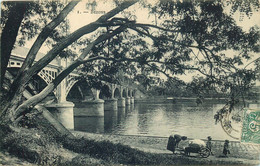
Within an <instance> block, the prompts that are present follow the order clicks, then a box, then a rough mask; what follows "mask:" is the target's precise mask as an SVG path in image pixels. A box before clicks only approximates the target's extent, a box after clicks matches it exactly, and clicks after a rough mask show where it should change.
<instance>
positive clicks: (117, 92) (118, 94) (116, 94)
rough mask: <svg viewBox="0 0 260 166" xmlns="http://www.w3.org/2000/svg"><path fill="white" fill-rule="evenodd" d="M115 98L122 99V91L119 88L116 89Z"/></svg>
mask: <svg viewBox="0 0 260 166" xmlns="http://www.w3.org/2000/svg"><path fill="white" fill-rule="evenodd" d="M114 98H117V99H119V98H121V93H120V89H119V88H118V87H116V88H115V92H114Z"/></svg>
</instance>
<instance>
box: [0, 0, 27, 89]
mask: <svg viewBox="0 0 260 166" xmlns="http://www.w3.org/2000/svg"><path fill="white" fill-rule="evenodd" d="M5 3H11V4H12V5H13V6H12V7H11V8H10V12H9V13H8V20H7V22H6V23H5V26H4V28H3V31H2V36H1V88H2V87H3V86H2V85H3V80H4V76H5V72H6V69H7V65H8V61H9V59H10V55H11V52H12V49H13V47H14V44H15V41H16V37H17V34H18V30H19V27H20V25H21V22H22V20H23V18H24V14H25V13H26V11H27V9H28V6H29V2H5Z"/></svg>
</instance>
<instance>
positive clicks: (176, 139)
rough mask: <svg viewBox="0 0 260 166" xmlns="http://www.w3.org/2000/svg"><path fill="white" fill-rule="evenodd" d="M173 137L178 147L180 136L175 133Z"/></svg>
mask: <svg viewBox="0 0 260 166" xmlns="http://www.w3.org/2000/svg"><path fill="white" fill-rule="evenodd" d="M174 138H175V142H176V147H177V148H178V147H179V143H180V142H181V140H182V136H180V135H178V134H175V135H174Z"/></svg>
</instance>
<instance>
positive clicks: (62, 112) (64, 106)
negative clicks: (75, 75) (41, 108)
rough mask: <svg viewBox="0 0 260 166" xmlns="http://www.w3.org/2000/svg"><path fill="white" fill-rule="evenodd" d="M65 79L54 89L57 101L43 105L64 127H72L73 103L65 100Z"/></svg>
mask: <svg viewBox="0 0 260 166" xmlns="http://www.w3.org/2000/svg"><path fill="white" fill-rule="evenodd" d="M66 81H67V80H66V79H65V80H63V81H62V82H61V83H60V85H59V86H58V87H57V89H56V98H57V101H58V102H57V103H51V104H46V105H45V107H46V108H48V110H49V111H50V112H51V113H52V114H53V115H54V116H55V117H56V118H57V119H58V120H59V121H60V122H61V123H62V124H63V125H64V127H66V128H67V129H74V112H73V107H74V103H72V102H69V101H66V93H65V91H66Z"/></svg>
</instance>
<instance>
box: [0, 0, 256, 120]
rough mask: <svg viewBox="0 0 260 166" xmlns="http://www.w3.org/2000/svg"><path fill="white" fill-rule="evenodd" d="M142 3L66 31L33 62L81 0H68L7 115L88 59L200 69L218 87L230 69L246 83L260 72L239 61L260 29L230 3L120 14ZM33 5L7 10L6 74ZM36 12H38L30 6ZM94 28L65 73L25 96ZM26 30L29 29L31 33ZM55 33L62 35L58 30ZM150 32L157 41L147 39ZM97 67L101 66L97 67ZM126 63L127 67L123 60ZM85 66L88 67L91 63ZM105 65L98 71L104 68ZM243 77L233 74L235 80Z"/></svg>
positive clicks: (6, 99) (168, 4) (163, 5)
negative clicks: (142, 16)
mask: <svg viewBox="0 0 260 166" xmlns="http://www.w3.org/2000/svg"><path fill="white" fill-rule="evenodd" d="M136 2H137V1H124V2H122V3H119V4H118V5H117V7H115V8H114V9H112V10H111V11H110V12H108V13H105V14H104V15H102V16H101V17H99V18H98V19H97V20H96V21H94V22H91V23H89V24H87V25H85V26H83V27H81V28H79V29H78V30H76V31H74V32H72V33H71V34H68V35H66V36H62V40H61V41H57V40H54V42H53V44H52V49H51V50H50V51H49V52H48V53H47V54H46V55H45V56H44V57H43V58H42V59H40V60H39V61H37V62H36V63H35V64H33V62H34V59H35V56H36V54H37V52H38V51H39V49H40V47H41V46H42V45H43V43H44V42H46V40H47V38H48V37H50V36H53V32H54V31H55V30H56V29H55V28H56V27H57V26H58V25H59V24H61V23H62V21H64V19H65V17H66V16H67V15H68V13H69V12H70V11H71V10H72V9H73V8H74V7H75V6H76V4H77V3H78V2H77V1H72V2H70V3H68V4H67V5H66V7H64V8H63V10H61V11H60V13H59V14H58V15H57V16H55V17H53V18H52V20H51V21H50V22H49V23H48V24H47V25H46V26H44V27H43V29H42V30H41V31H40V33H39V35H38V37H37V39H36V41H35V42H34V44H33V46H32V47H31V48H30V51H29V53H28V55H27V57H26V59H25V62H24V63H23V66H22V68H21V69H20V70H19V72H18V74H17V75H16V77H15V79H14V81H13V82H12V84H11V87H10V89H9V91H8V92H7V93H6V94H5V95H2V98H1V101H2V103H3V104H1V107H2V108H1V121H2V122H4V123H7V124H12V125H14V124H16V123H17V122H18V121H19V120H20V119H21V115H23V114H25V113H28V112H31V109H30V108H31V107H34V106H35V105H37V104H38V103H39V102H40V101H42V100H43V99H44V98H45V97H46V96H47V95H48V94H49V93H51V92H52V91H53V90H54V89H55V88H56V87H57V86H58V85H59V83H60V82H61V81H62V80H63V79H64V78H65V77H66V76H68V75H69V74H70V73H71V72H72V71H73V70H74V69H76V68H77V67H79V66H80V65H83V64H85V67H89V66H100V70H99V71H102V72H105V71H109V72H110V71H113V70H115V69H114V68H113V67H112V66H114V65H118V66H130V65H131V68H132V69H131V70H130V71H129V73H136V72H137V71H138V70H140V68H147V69H148V70H149V71H151V72H161V73H163V74H165V75H166V76H168V77H171V75H174V74H185V72H186V71H197V72H199V73H200V74H201V75H203V76H204V77H206V78H207V79H206V80H207V81H208V83H210V84H212V86H214V87H215V88H219V86H216V85H222V86H224V87H227V86H233V84H232V85H223V81H226V80H228V79H229V78H230V77H231V76H232V77H234V78H237V79H239V81H240V82H243V84H244V85H245V86H246V87H250V84H251V82H252V81H253V80H254V79H255V77H254V75H255V71H254V70H247V69H245V68H242V69H241V67H240V65H241V64H242V63H243V61H244V59H250V52H259V36H260V35H259V29H258V28H256V27H254V28H251V29H250V31H249V32H244V31H243V30H242V29H241V28H240V27H238V26H237V25H236V24H235V21H234V20H233V19H232V17H230V16H228V15H227V14H225V13H224V12H223V3H222V2H220V1H205V2H204V1H199V2H196V1H183V2H182V1H159V2H158V4H156V5H155V6H151V5H148V6H147V5H146V4H142V5H143V6H144V7H148V9H149V10H150V14H152V15H154V14H155V15H156V17H157V16H158V17H159V18H160V21H155V23H154V24H144V23H137V22H136V21H135V20H132V19H131V18H133V17H132V15H128V17H115V16H116V15H117V14H118V13H120V12H122V11H124V10H125V9H127V8H128V7H130V6H132V5H133V4H135V3H136ZM30 5H32V6H33V5H35V4H34V3H32V2H30V3H21V4H20V3H16V4H15V5H9V6H8V5H7V6H8V7H7V8H8V10H7V11H8V12H7V14H6V17H5V20H4V21H3V27H4V28H3V33H2V38H1V40H2V42H1V43H2V48H3V47H4V44H6V43H7V42H9V43H7V45H8V47H7V49H6V50H5V52H4V51H2V56H3V59H2V60H1V63H2V64H3V66H1V69H2V74H4V73H5V71H6V66H7V62H8V60H9V58H10V53H11V50H12V48H13V46H14V43H15V39H16V37H17V33H18V29H19V28H22V29H23V28H24V27H22V25H23V22H24V21H26V16H27V15H26V13H30V12H31V11H32V10H31V9H32V7H30ZM36 6H37V5H36ZM255 6H257V5H255ZM21 10H22V15H21V16H19V18H17V19H15V20H13V18H14V15H15V14H17V13H16V11H21ZM42 12H44V11H39V13H42ZM31 14H33V13H32V12H31ZM12 21H15V23H13V22H12ZM12 24H14V25H15V26H14V29H12V32H10V33H12V36H11V37H10V38H9V37H8V36H5V35H7V34H8V33H7V31H8V29H10V26H11V25H12ZM158 24H159V25H158ZM29 27H30V26H29ZM92 32H96V34H95V36H94V37H93V38H90V39H88V40H86V43H87V44H86V43H84V45H85V47H84V49H83V50H82V52H81V54H80V55H79V56H77V57H76V58H75V60H74V61H73V63H72V64H71V65H70V66H68V67H67V68H65V69H64V70H63V71H62V72H61V73H59V75H58V76H57V77H56V78H55V79H54V80H53V81H52V82H51V83H50V84H48V85H47V86H46V87H45V88H44V89H43V90H42V91H41V92H40V93H38V94H36V95H34V96H33V97H31V98H29V99H28V100H26V101H22V92H23V91H24V90H25V88H26V86H27V85H28V82H29V81H30V80H31V78H32V77H33V76H34V75H36V74H37V73H38V72H39V71H40V70H41V69H43V68H44V67H45V66H46V65H48V64H49V63H50V62H51V61H52V60H53V59H54V58H55V57H57V56H58V54H60V53H61V52H62V51H63V50H64V49H66V48H67V47H69V46H70V45H72V44H73V43H74V42H76V41H77V40H78V41H79V39H80V38H81V37H82V36H84V35H86V34H90V33H92ZM22 35H23V34H22ZM24 35H25V36H26V35H27V36H29V34H26V33H25V34H24ZM56 37H57V36H56ZM53 38H54V39H56V38H55V35H54V37H53ZM147 38H150V39H151V40H150V41H147ZM4 39H5V40H4ZM23 39H25V38H23ZM78 44H80V42H79V43H78ZM81 44H82V42H81ZM230 49H232V50H236V51H237V52H239V53H238V54H237V55H236V56H227V55H226V53H225V52H224V51H226V50H230ZM90 69H91V68H90ZM93 69H94V67H92V70H93ZM122 69H123V70H125V71H127V70H128V68H124V67H122ZM85 71H89V69H87V70H85ZM99 71H97V72H99ZM238 71H239V72H238ZM102 72H101V73H99V74H102V75H104V73H102ZM238 73H239V74H238ZM237 74H238V75H237ZM242 77H243V78H242ZM241 79H242V80H241ZM244 80H247V82H245V81H244ZM237 81H238V80H236V79H234V82H237ZM2 82H3V81H2ZM1 85H3V83H1ZM244 85H243V86H244ZM231 91H234V90H233V89H232V90H231ZM233 96H234V95H233Z"/></svg>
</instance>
